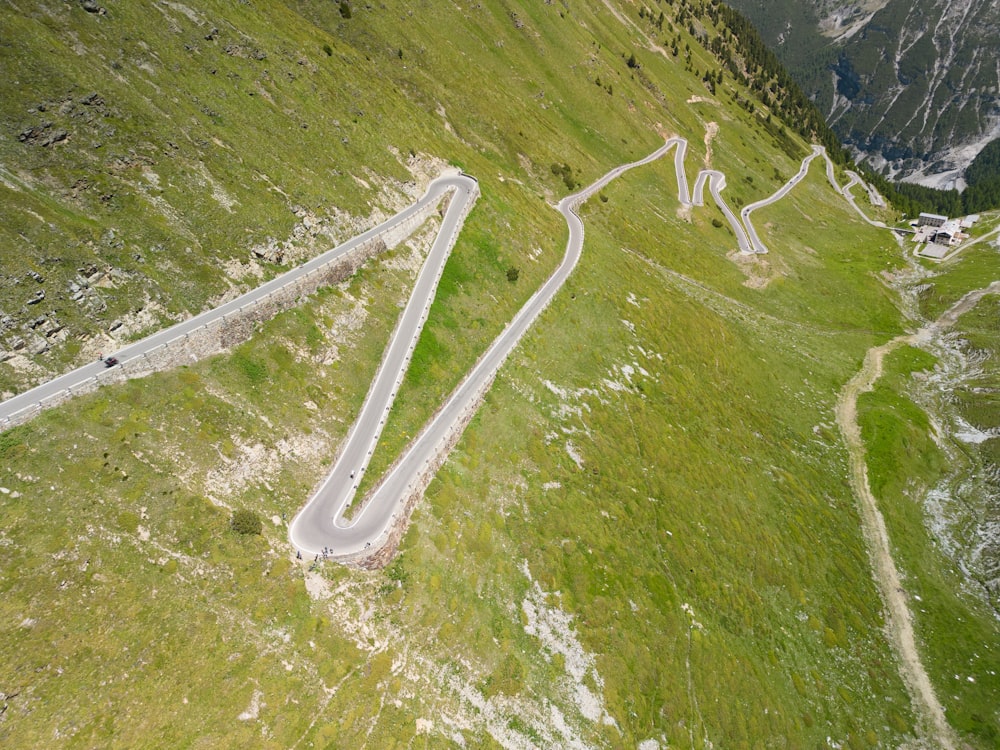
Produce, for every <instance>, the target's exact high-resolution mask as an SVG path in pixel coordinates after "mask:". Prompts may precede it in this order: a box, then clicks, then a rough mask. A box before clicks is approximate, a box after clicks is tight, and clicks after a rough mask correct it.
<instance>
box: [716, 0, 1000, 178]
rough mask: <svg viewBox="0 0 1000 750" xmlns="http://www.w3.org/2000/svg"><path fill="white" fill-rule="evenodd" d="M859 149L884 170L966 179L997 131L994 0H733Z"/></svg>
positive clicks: (999, 95) (997, 10)
mask: <svg viewBox="0 0 1000 750" xmlns="http://www.w3.org/2000/svg"><path fill="white" fill-rule="evenodd" d="M730 4H731V5H732V6H733V7H735V8H736V9H738V10H740V11H741V12H743V13H745V14H746V15H747V16H748V17H749V18H750V19H751V20H752V21H753V22H754V23H755V24H756V25H757V27H758V28H759V29H760V31H761V33H762V35H763V36H764V38H765V39H766V40H767V42H768V43H769V44H770V45H772V47H773V48H774V50H775V51H776V52H777V53H778V55H779V57H781V58H782V60H783V61H784V62H785V64H786V65H788V67H789V68H790V71H791V73H792V75H793V77H795V78H796V79H797V80H798V82H799V84H800V85H801V86H802V87H803V88H804V89H805V90H806V92H807V93H808V94H809V95H810V96H811V97H813V98H814V100H815V102H816V104H817V106H818V107H819V108H820V110H821V111H822V112H823V113H824V114H825V115H826V116H827V119H828V121H829V123H830V124H831V125H832V126H833V128H834V130H835V131H836V132H837V134H838V135H840V137H841V138H842V139H843V140H844V142H845V143H846V144H847V145H848V146H850V147H851V148H852V149H853V150H854V151H855V153H856V155H857V156H859V157H861V158H864V159H865V160H866V161H868V162H869V163H870V164H871V165H872V166H873V167H875V168H876V169H880V170H883V171H884V172H885V173H886V174H887V175H889V176H894V177H899V178H902V179H905V180H907V181H912V182H919V183H921V184H925V185H929V186H933V187H941V188H952V187H957V188H959V189H961V188H963V187H964V185H965V183H964V179H963V172H964V170H965V168H966V167H967V166H968V165H969V163H970V162H971V161H972V160H973V159H974V158H975V156H976V155H977V154H978V153H979V152H980V151H981V150H982V149H983V147H984V146H986V144H987V143H989V142H990V141H991V140H993V139H994V138H997V137H998V136H1000V67H998V64H997V53H998V48H1000V41H998V40H1000V35H998V31H1000V5H998V4H997V3H996V2H994V0H959V1H958V2H951V1H949V0H917V1H916V2H914V0H861V1H858V0H808V2H804V3H800V2H795V1H794V0H778V2H771V1H768V2H764V1H763V0H732V2H731V3H730Z"/></svg>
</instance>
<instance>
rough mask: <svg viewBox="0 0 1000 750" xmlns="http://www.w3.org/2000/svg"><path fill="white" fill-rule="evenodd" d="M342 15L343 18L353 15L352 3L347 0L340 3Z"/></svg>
mask: <svg viewBox="0 0 1000 750" xmlns="http://www.w3.org/2000/svg"><path fill="white" fill-rule="evenodd" d="M340 15H341V17H342V18H350V17H351V4H350V3H349V2H347V0H342V2H341V3H340Z"/></svg>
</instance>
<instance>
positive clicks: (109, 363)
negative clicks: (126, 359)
mask: <svg viewBox="0 0 1000 750" xmlns="http://www.w3.org/2000/svg"><path fill="white" fill-rule="evenodd" d="M117 364H118V357H108V358H107V359H105V360H104V366H105V367H114V366H115V365H117Z"/></svg>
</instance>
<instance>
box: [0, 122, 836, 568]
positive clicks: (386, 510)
mask: <svg viewBox="0 0 1000 750" xmlns="http://www.w3.org/2000/svg"><path fill="white" fill-rule="evenodd" d="M671 148H676V151H675V153H674V169H675V174H676V179H677V192H678V198H679V200H680V202H681V204H682V205H685V206H690V205H702V204H703V192H704V186H705V184H706V183H707V184H708V186H709V190H710V192H711V194H712V197H713V199H714V200H715V202H716V204H717V205H718V206H719V208H720V209H721V210H722V211H723V213H724V214H725V215H726V218H727V219H728V220H729V223H730V225H731V226H732V227H733V230H734V232H735V233H736V237H737V241H738V243H739V247H740V250H741V251H742V252H744V253H754V252H757V253H761V252H767V249H766V248H765V247H764V246H763V244H762V243H761V242H760V240H759V238H757V234H756V232H755V231H754V230H753V227H752V225H751V224H750V221H749V214H750V213H751V211H753V210H754V209H756V208H759V207H761V206H764V205H768V204H770V203H773V202H774V201H776V200H778V199H779V198H781V197H783V196H784V195H785V194H787V193H788V191H789V190H791V188H792V187H794V185H795V184H797V183H798V182H799V181H800V180H801V179H802V177H803V176H804V175H805V173H806V170H807V169H808V166H809V162H810V161H811V160H812V159H814V158H815V157H816V156H818V155H819V154H821V153H823V151H822V149H821V148H819V147H815V146H814V147H813V154H812V155H811V156H809V157H807V158H806V159H805V160H804V161H803V163H802V168H801V169H800V170H799V173H798V174H797V175H796V176H795V177H793V178H792V179H791V180H790V181H789V182H788V183H787V184H785V185H784V186H782V188H781V189H780V190H778V192H776V193H775V194H774V195H772V196H771V197H769V198H767V199H765V200H763V201H759V202H757V203H754V204H751V205H750V206H747V207H746V208H744V209H743V211H742V215H743V223H741V222H740V220H739V218H738V217H737V216H736V215H735V214H734V213H733V212H732V210H730V209H729V207H728V206H727V205H726V203H725V201H723V199H722V196H721V190H722V189H723V188H725V185H726V180H725V176H724V175H723V174H722V173H721V172H717V171H713V170H702V171H701V172H699V174H698V177H697V180H696V182H695V188H694V195H695V198H694V203H693V204H692V199H691V196H690V194H689V192H688V184H687V177H686V174H685V171H684V158H685V155H686V152H687V141H686V140H685V139H683V138H678V137H675V138H670V139H669V140H667V141H666V142H665V143H664V145H663V146H661V147H660V148H659V149H657V150H656V151H654V152H653V153H652V154H650V155H649V156H647V157H646V158H644V159H641V160H640V161H637V162H633V163H631V164H625V165H622V166H620V167H616V168H615V169H612V170H611V171H610V172H608V173H607V174H606V175H604V176H603V177H602V178H600V179H599V180H597V181H596V182H595V183H593V184H592V185H590V186H588V187H587V188H584V189H583V190H581V191H580V192H578V193H575V194H574V195H570V196H568V197H566V198H564V199H563V200H562V201H560V202H559V205H558V207H557V208H558V210H559V212H560V213H562V215H563V216H564V217H565V219H566V223H567V226H568V230H569V237H568V240H567V242H566V251H565V255H564V256H563V259H562V262H561V263H560V264H559V266H558V267H557V268H556V270H555V271H554V272H553V274H552V275H551V276H550V277H549V279H548V280H547V281H546V282H545V284H543V285H542V287H541V288H540V289H538V291H536V292H535V294H533V295H532V296H531V298H530V299H529V300H528V301H527V302H526V303H525V305H524V306H523V307H522V308H521V310H520V311H518V313H517V314H516V315H515V316H514V318H513V319H512V320H511V321H510V323H509V324H508V325H507V327H506V328H505V329H504V330H503V331H502V332H501V333H500V335H499V336H498V337H497V338H496V339H495V340H494V342H493V343H492V344H491V345H490V347H489V349H488V350H487V351H486V353H485V354H484V355H483V356H482V357H481V358H480V360H479V361H478V362H477V363H476V365H475V367H474V368H473V369H472V370H471V371H470V372H469V374H468V375H467V376H466V377H465V379H464V380H463V381H462V383H461V384H460V385H459V386H458V388H456V389H455V391H454V392H453V393H452V394H451V396H450V397H449V398H448V400H447V401H446V402H445V404H444V405H443V406H442V407H441V408H440V409H439V410H438V411H437V413H436V414H435V416H434V417H433V418H432V419H431V421H430V422H429V423H428V424H427V425H426V426H425V427H424V429H423V430H422V431H421V433H420V434H419V435H418V436H417V438H416V439H415V440H414V441H413V442H412V443H411V444H410V446H409V447H408V448H407V450H406V452H405V453H404V454H403V455H402V456H401V458H400V459H399V460H397V461H396V463H395V464H394V465H393V468H392V470H391V471H390V472H389V473H388V474H387V476H386V477H385V478H384V479H383V480H382V481H381V483H380V484H379V485H378V486H377V487H376V489H375V490H374V492H373V493H372V494H371V496H370V497H369V498H368V501H367V502H366V504H365V506H364V508H362V509H361V511H360V512H358V513H357V515H356V516H355V517H354V518H352V519H350V520H349V521H348V520H345V518H344V513H345V511H346V510H347V508H348V507H349V506H350V504H351V503H352V501H353V500H354V498H355V494H356V490H357V487H358V484H359V481H360V480H361V478H362V477H363V476H364V473H365V471H366V470H367V467H368V463H369V461H370V460H371V456H372V453H373V452H374V450H375V446H376V444H377V443H378V440H379V438H380V436H381V434H382V429H383V427H384V426H385V420H386V418H387V416H388V414H389V411H390V410H391V408H392V404H393V401H394V400H395V397H396V392H397V390H398V388H399V386H400V383H401V382H402V379H403V377H404V375H405V373H406V370H407V368H408V366H409V362H410V357H411V355H412V353H413V349H414V347H415V346H416V343H417V340H418V339H419V337H420V332H421V330H422V329H423V325H424V322H425V321H426V319H427V314H428V312H429V310H430V306H431V303H432V301H433V299H434V295H435V292H436V290H437V284H438V281H439V280H440V278H441V273H442V271H443V269H444V265H445V262H446V261H447V259H448V255H449V254H450V252H451V248H452V247H453V246H454V243H455V239H456V237H457V235H458V232H459V230H460V229H461V223H462V220H463V219H464V216H465V215H466V214H467V212H468V209H469V208H470V207H471V206H470V203H471V202H472V201H474V200H475V198H476V196H477V195H478V186H477V184H476V181H475V180H474V179H473V178H471V177H468V176H466V175H459V174H455V175H450V176H445V177H442V178H439V179H437V180H435V181H434V182H432V183H431V185H430V186H429V187H428V190H427V192H426V193H425V194H424V196H423V197H422V198H421V199H420V200H419V201H417V202H416V203H414V204H413V205H412V206H410V207H408V208H406V209H404V210H403V211H401V212H400V213H398V214H396V215H395V216H393V217H392V218H391V219H389V220H387V221H386V222H384V223H383V224H381V225H379V226H378V227H375V228H374V229H371V230H369V231H368V232H365V233H364V234H361V235H358V236H357V237H355V238H353V239H351V240H349V241H348V242H346V243H344V244H343V245H340V246H339V247H337V248H334V249H333V250H331V251H329V252H327V253H325V254H323V255H321V256H318V257H316V258H314V259H313V260H311V261H310V262H308V263H306V264H304V265H303V266H300V267H299V268H297V269H295V270H292V271H289V272H288V273H286V274H284V275H282V276H280V277H278V278H275V279H274V280H272V281H270V282H268V283H267V284H264V285H263V286H261V287H258V288H257V289H254V290H253V291H251V292H248V293H247V294H245V295H243V296H241V297H239V298H237V299H234V300H232V301H231V302H228V303H226V304H224V305H222V306H220V307H218V308H216V309H214V310H211V311H209V312H206V313H203V314H201V315H198V316H196V317H194V318H191V319H190V320H187V321H184V322H182V323H178V324H177V325H175V326H173V327H171V328H168V329H166V330H164V331H161V332H159V333H156V334H153V335H152V336H149V337H148V338H146V339H143V340H142V341H139V342H136V343H134V344H131V345H129V346H126V347H125V348H123V349H121V350H119V351H117V352H109V353H108V354H109V355H112V356H115V357H117V358H118V360H119V361H120V362H123V363H125V362H128V361H129V360H131V359H134V358H136V357H142V355H143V354H144V353H147V352H149V351H151V350H152V349H155V348H157V347H159V346H161V345H163V344H166V343H169V342H171V341H173V340H175V339H177V338H178V337H183V336H184V335H186V334H188V333H190V332H191V331H194V330H196V329H198V328H200V327H202V326H205V325H208V324H211V323H213V322H214V321H216V320H219V319H221V318H223V317H224V316H225V315H227V314H230V313H233V312H236V311H238V310H239V309H241V308H242V307H244V306H246V305H248V304H253V303H254V302H256V301H257V300H259V299H262V298H263V297H266V296H267V295H268V294H270V293H271V292H273V291H275V290H276V289H279V288H280V287H282V286H285V285H288V284H290V283H294V282H295V281H296V280H297V279H299V278H302V277H303V276H305V275H306V274H308V273H310V272H311V271H313V270H315V269H318V268H319V267H321V266H323V265H324V264H325V263H328V262H330V261H331V260H335V259H336V258H337V257H339V256H341V255H343V254H344V253H346V252H348V251H350V250H352V249H354V248H355V247H357V246H358V245H359V244H361V243H363V242H365V241H367V240H368V239H370V238H371V237H373V236H374V235H375V234H377V233H379V232H381V231H382V230H384V229H387V228H390V227H392V226H395V225H397V224H399V223H401V222H403V221H405V220H406V219H408V218H410V217H411V216H412V215H413V214H415V213H416V212H418V211H420V210H421V209H423V208H424V207H425V206H427V204H428V203H430V202H437V201H439V200H440V199H441V197H442V196H443V194H444V193H445V192H448V191H453V193H454V195H453V198H452V200H451V201H450V203H449V205H448V209H447V211H446V213H445V216H444V218H443V220H442V225H441V229H440V232H439V233H438V236H437V238H436V239H435V241H434V244H433V246H432V247H431V250H430V252H429V254H428V258H427V260H426V261H425V264H424V266H423V268H422V269H421V271H420V273H419V275H418V277H417V282H416V284H415V286H414V289H413V292H412V293H411V295H410V299H409V302H408V303H407V305H406V308H405V309H404V311H403V314H402V315H401V316H400V320H399V322H398V324H397V327H396V329H395V331H394V332H393V334H392V338H391V339H390V341H389V345H388V347H387V349H386V352H385V355H384V357H383V361H382V364H381V365H380V367H379V370H378V372H377V374H376V376H375V380H374V381H373V382H372V385H371V387H370V389H369V392H368V395H367V396H366V398H365V402H364V405H363V406H362V409H361V413H360V414H359V416H358V419H357V421H356V422H355V424H354V425H353V427H352V428H351V431H350V433H349V434H348V437H347V439H346V441H345V442H344V444H343V446H342V448H341V450H340V453H339V455H338V457H337V459H336V461H335V463H334V465H333V468H332V469H331V471H330V473H329V474H328V475H327V477H326V479H325V480H324V481H323V483H322V485H321V486H320V488H319V490H318V491H317V492H316V493H315V494H314V495H313V496H312V497H311V498H310V499H309V501H308V502H307V503H306V505H305V507H303V509H302V510H301V511H300V512H299V513H298V515H296V517H295V518H294V519H293V521H292V523H291V525H290V526H289V539H290V540H291V542H292V544H293V545H294V546H295V547H296V548H297V549H299V550H300V551H302V552H304V553H306V554H308V555H315V554H320V553H324V552H325V553H327V554H328V555H330V556H332V557H334V558H339V559H357V558H359V557H363V556H366V555H368V554H371V553H373V552H374V551H376V550H378V549H379V548H380V547H381V546H382V545H383V544H384V543H385V542H386V540H387V539H388V537H389V535H390V533H391V531H392V530H393V528H394V526H395V524H396V523H397V522H398V520H400V519H401V516H402V513H403V512H404V507H403V506H404V504H405V502H406V500H407V498H409V497H410V496H411V495H412V494H413V492H414V490H415V489H418V488H419V487H420V486H421V481H422V480H423V479H425V478H426V475H427V474H428V473H429V472H430V470H431V468H432V467H433V466H434V465H436V463H437V462H438V461H440V459H441V457H442V455H443V453H444V452H445V451H446V449H447V446H448V445H449V444H450V442H451V441H452V440H453V439H454V438H455V437H456V432H457V431H460V430H461V429H462V427H461V426H462V424H463V423H464V422H463V419H464V418H466V417H467V416H468V415H469V414H471V413H472V412H473V411H474V410H475V409H476V407H477V405H478V403H479V401H480V400H481V399H482V397H483V396H484V395H485V393H486V391H487V390H488V388H489V386H490V384H491V383H492V381H493V378H494V377H495V376H496V373H497V371H498V370H499V368H500V366H501V365H502V364H503V362H504V361H505V360H506V358H507V356H508V355H509V354H510V352H511V351H513V349H514V347H515V346H517V343H518V342H519V341H520V340H521V338H522V337H523V336H524V334H525V333H526V332H527V330H528V329H529V328H530V327H531V325H532V323H534V321H535V320H536V319H537V318H538V316H539V315H540V314H541V312H542V310H544V309H545V307H546V306H547V305H548V304H549V302H550V301H551V300H552V298H553V297H554V296H555V294H556V293H557V292H558V291H559V289H560V288H561V287H562V285H563V284H564V283H565V281H566V279H567V278H568V277H569V275H570V273H572V271H573V269H574V268H575V267H576V264H577V262H578V261H579V259H580V253H581V251H582V248H583V235H584V232H583V222H582V221H581V220H580V218H579V216H578V215H577V213H576V209H577V207H578V206H579V205H580V204H582V203H583V202H584V201H586V200H587V199H588V198H589V197H591V196H592V195H593V194H594V193H596V192H598V191H599V190H601V189H602V188H603V187H604V186H605V185H607V184H608V183H609V182H611V181H612V180H614V179H615V178H616V177H618V176H620V175H621V174H623V173H624V172H626V171H627V170H629V169H633V168H635V167H638V166H642V165H644V164H648V163H649V162H652V161H654V160H656V159H659V158H660V157H662V156H664V155H665V154H666V153H667V152H668V151H669V150H670V149H671ZM744 225H745V227H746V228H745V229H744ZM103 372H105V366H104V364H103V363H101V362H94V363H91V364H88V365H85V366H83V367H80V368H78V369H77V370H74V371H72V372H70V373H68V374H66V375H63V376H62V377H59V378H56V379H54V380H52V381H49V382H48V383H46V384H44V385H41V386H39V387H37V388H35V389H33V390H31V391H28V392H27V393H24V394H21V395H20V396H16V397H14V398H12V399H10V400H8V401H5V402H3V403H2V404H0V428H2V427H3V423H4V421H5V420H6V419H7V418H9V417H10V416H11V415H13V414H16V413H17V412H19V411H21V410H23V409H26V408H31V407H32V406H34V405H36V404H38V403H39V402H44V401H45V399H46V398H51V397H52V396H54V395H59V394H60V393H62V392H63V391H66V390H70V391H72V389H73V388H74V387H78V386H80V385H81V384H84V383H86V382H87V381H89V380H91V379H93V378H100V376H101V374H102V373H103Z"/></svg>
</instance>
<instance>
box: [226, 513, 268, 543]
mask: <svg viewBox="0 0 1000 750" xmlns="http://www.w3.org/2000/svg"><path fill="white" fill-rule="evenodd" d="M229 527H230V528H231V529H232V530H233V531H235V532H236V533H237V534H241V535H243V536H250V535H253V534H260V532H261V531H262V530H263V528H264V524H263V523H262V522H261V520H260V516H258V515H257V514H256V513H254V512H253V511H252V510H248V509H247V508H241V509H240V510H237V511H233V517H232V518H230V519H229Z"/></svg>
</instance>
